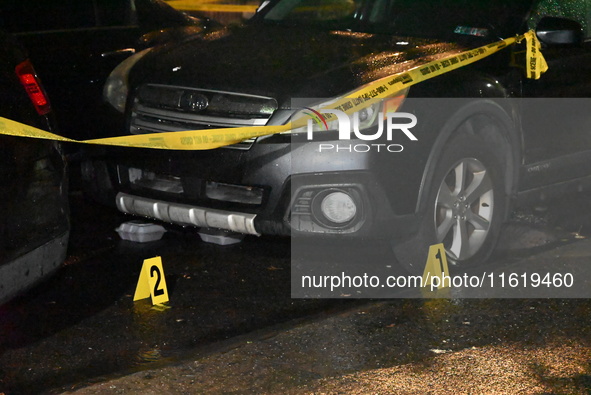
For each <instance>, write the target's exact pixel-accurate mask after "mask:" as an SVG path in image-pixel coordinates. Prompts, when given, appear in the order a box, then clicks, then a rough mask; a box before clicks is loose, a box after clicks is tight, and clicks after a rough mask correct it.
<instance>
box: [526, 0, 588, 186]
mask: <svg viewBox="0 0 591 395" xmlns="http://www.w3.org/2000/svg"><path fill="white" fill-rule="evenodd" d="M590 3H591V2H590V1H589V0H563V1H560V2H557V1H555V0H541V1H539V2H538V3H537V5H536V6H535V7H534V9H533V11H532V13H531V15H530V18H529V21H528V23H529V28H530V29H535V28H536V26H537V24H538V22H539V21H541V20H542V18H544V17H559V18H567V19H569V20H572V21H576V22H578V23H579V24H580V25H581V27H582V30H583V38H584V40H583V43H582V45H543V48H542V53H543V55H544V57H545V59H546V61H547V63H548V66H549V69H548V71H547V72H546V73H545V74H543V75H542V77H541V78H540V79H539V80H524V81H523V95H524V97H525V100H523V101H522V104H523V107H522V110H523V111H522V113H521V114H522V127H523V131H524V137H523V139H524V162H525V166H524V168H523V174H522V175H523V177H522V179H523V183H522V189H531V188H536V187H540V186H544V185H549V184H553V183H557V182H561V181H568V180H571V179H576V178H580V177H584V176H587V175H589V174H591V112H590V111H589V109H591V26H590V20H589V19H590V18H589V17H590V12H591V6H590Z"/></svg>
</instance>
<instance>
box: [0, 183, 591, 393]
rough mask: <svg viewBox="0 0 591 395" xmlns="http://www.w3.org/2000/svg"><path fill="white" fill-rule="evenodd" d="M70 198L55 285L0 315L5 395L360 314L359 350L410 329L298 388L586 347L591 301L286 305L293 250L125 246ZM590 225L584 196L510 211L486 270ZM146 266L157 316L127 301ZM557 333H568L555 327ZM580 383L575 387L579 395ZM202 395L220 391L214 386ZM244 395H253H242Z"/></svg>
mask: <svg viewBox="0 0 591 395" xmlns="http://www.w3.org/2000/svg"><path fill="white" fill-rule="evenodd" d="M71 199H72V218H73V223H72V237H71V241H70V248H69V257H68V259H67V261H66V263H65V265H64V267H63V268H62V269H61V270H60V271H59V272H58V273H57V274H56V275H55V276H54V277H52V278H51V279H50V280H49V281H46V282H44V283H43V284H40V285H39V286H38V287H36V288H34V289H32V290H31V291H29V292H27V293H26V294H24V295H22V296H21V297H19V298H17V299H15V300H13V301H12V302H10V303H8V304H6V305H4V306H0V392H4V393H5V394H35V393H61V392H64V391H71V390H74V389H78V388H84V387H85V386H88V385H91V384H92V383H96V382H101V381H104V380H107V379H111V378H113V377H118V376H122V375H126V374H130V373H133V372H142V371H145V369H154V368H157V367H162V366H166V365H168V364H171V363H172V364H176V363H179V361H183V360H185V359H186V358H189V357H194V356H195V353H200V352H204V351H203V350H209V351H207V352H211V350H216V349H218V348H219V347H222V348H223V347H227V344H228V342H230V343H231V342H232V341H233V339H240V336H248V334H250V333H258V332H260V331H263V332H264V331H266V330H271V331H272V332H273V333H274V334H277V333H281V332H285V331H289V330H291V329H292V328H294V327H298V326H299V325H302V323H305V322H308V321H314V320H317V319H318V317H323V318H325V317H338V316H340V315H342V314H344V313H343V312H347V311H351V310H354V311H360V310H359V309H364V308H365V306H367V309H368V311H369V312H370V313H368V314H369V315H367V316H366V317H365V318H364V319H365V320H366V322H367V324H359V325H360V326H359V325H358V328H357V329H355V331H358V333H357V332H356V334H355V338H357V337H358V336H361V337H363V336H364V334H365V335H367V336H366V337H367V339H369V340H368V341H371V339H372V338H374V337H375V336H376V334H375V329H376V327H375V325H379V326H378V328H392V327H398V326H399V325H403V326H402V328H404V331H402V332H400V333H398V334H397V336H388V337H387V338H383V339H382V338H379V339H377V338H374V340H375V341H376V343H375V344H373V345H371V344H368V343H367V342H366V343H364V344H365V346H366V347H370V348H371V350H372V352H371V353H370V354H371V355H373V357H371V356H370V357H368V356H363V360H364V363H363V364H360V363H358V360H357V359H356V358H358V357H359V356H357V357H356V356H355V355H354V354H351V355H345V354H343V352H344V351H338V352H337V351H336V350H335V353H334V354H331V351H330V350H325V351H323V352H322V353H321V354H323V355H324V357H323V358H325V359H326V358H328V359H329V360H331V361H333V362H332V364H333V365H334V366H332V367H331V368H330V369H329V368H322V369H325V370H326V369H328V370H326V371H324V370H322V374H320V375H318V373H314V371H315V369H314V368H313V367H312V368H310V369H311V370H310V371H304V372H303V373H302V375H303V378H302V380H303V383H304V384H306V383H308V381H309V380H312V379H314V380H316V379H318V378H320V377H324V376H325V375H326V374H329V373H331V372H337V371H338V372H341V373H342V372H348V373H352V372H354V371H355V370H356V369H357V368H361V366H362V365H363V366H365V367H367V366H378V365H380V366H382V365H384V364H390V365H396V364H403V363H414V362H418V363H420V362H421V361H424V360H425V358H431V357H432V356H433V355H432V353H433V352H432V351H430V350H433V349H443V350H451V351H454V350H462V349H465V348H466V347H474V346H482V345H492V344H494V345H506V344H512V343H514V342H516V341H520V342H521V341H526V342H530V343H532V344H538V343H540V342H541V343H544V342H548V341H550V340H552V339H554V340H555V338H556V334H557V333H559V334H560V335H561V336H562V337H564V338H566V339H569V338H572V339H580V340H581V341H585V342H588V343H589V344H591V342H590V340H591V338H590V337H589V335H590V334H589V329H588V326H587V323H588V319H589V311H591V310H590V309H591V306H590V305H589V302H588V300H587V299H581V300H561V299H555V300H547V301H540V300H537V299H533V300H529V299H517V300H511V301H509V302H506V301H503V300H500V299H485V300H471V301H470V300H466V301H464V302H461V304H460V307H457V304H456V305H454V304H451V305H450V306H451V307H449V308H437V309H435V310H433V309H432V308H430V307H429V306H430V305H429V303H433V302H430V301H429V300H416V299H414V300H411V299H403V300H396V301H391V302H386V304H385V305H384V304H383V302H375V301H368V300H350V299H339V300H334V299H331V300H318V299H310V300H308V299H307V300H304V299H292V298H291V296H290V288H289V284H290V243H289V240H286V239H281V238H254V237H253V238H246V239H245V240H244V241H243V242H242V243H240V244H237V245H233V246H224V247H220V246H217V245H211V244H206V243H203V242H202V241H200V239H199V237H198V235H197V234H196V233H195V232H194V231H193V230H191V229H183V228H174V227H169V228H168V232H167V233H166V234H165V235H164V237H163V239H162V240H161V241H157V242H151V243H145V244H139V243H133V242H129V241H124V240H120V238H119V236H118V234H117V233H116V232H115V228H117V226H119V224H120V223H122V222H124V221H128V220H130V219H132V218H130V217H128V216H125V215H123V214H120V213H118V212H116V211H115V210H113V209H111V208H107V207H102V206H98V205H96V204H93V203H91V202H89V201H88V200H87V199H85V198H84V196H83V195H82V194H80V193H78V192H74V193H73V194H72V198H71ZM590 217H591V199H589V198H588V197H585V196H577V197H574V198H572V200H569V201H568V202H567V201H565V200H562V201H561V202H557V203H554V204H551V205H547V206H538V207H529V208H524V209H520V210H517V211H516V212H515V213H514V215H513V218H512V222H511V224H510V226H509V227H508V228H507V229H506V230H505V232H504V233H503V236H502V240H501V243H500V246H499V251H498V252H497V254H496V256H495V257H494V261H495V262H497V263H500V264H501V265H511V264H512V263H513V262H516V261H520V260H523V259H524V258H527V257H529V256H537V255H536V254H544V253H546V252H552V251H554V250H555V249H557V248H558V249H560V248H566V247H568V246H570V245H575V246H578V245H579V244H577V243H584V242H586V238H587V236H589V235H591V218H590ZM585 246H586V247H585V248H587V249H588V248H591V246H590V245H589V244H586V245H585ZM579 255H580V254H579ZM154 256H161V257H162V260H163V267H164V272H165V278H166V282H167V285H168V292H169V295H170V302H169V303H168V304H167V307H166V308H164V309H158V308H155V307H153V306H152V305H151V303H150V302H149V300H142V301H137V302H133V300H132V299H133V293H134V290H135V286H136V283H137V280H138V275H139V271H140V268H141V265H142V262H143V260H144V259H147V258H151V257H154ZM582 256H583V257H584V256H585V254H582ZM555 259H557V258H555ZM558 259H559V257H558ZM375 303H378V306H381V307H375V306H376V305H375ZM372 306H373V307H372ZM532 306H533V308H532ZM383 309H387V317H388V318H387V319H385V318H384V315H383V314H386V313H384V311H386V310H383ZM434 311H435V312H434ZM371 312H376V314H374V313H371ZM380 312H381V313H380ZM355 314H357V313H354V315H353V316H355ZM364 314H365V313H364ZM380 314H382V315H380ZM433 314H435V316H433ZM425 317H427V319H425ZM433 320H435V321H433ZM465 322H469V323H470V324H469V325H467V324H464V323H465ZM557 322H559V323H562V324H563V325H562V324H561V325H558V327H557V325H556V323H557ZM378 323H379V324H378ZM327 325H328V324H325V325H324V328H325V329H326V335H325V336H323V339H324V340H326V341H331V342H339V341H346V339H339V338H338V337H339V336H340V334H339V331H338V329H337V328H330V325H328V326H327ZM364 325H366V326H365V327H364ZM269 328H271V329H269ZM434 328H437V329H434ZM458 328H460V330H459V331H458ZM384 330H385V329H384ZM443 340H445V342H443ZM351 341H353V340H351ZM384 347H388V348H392V349H394V350H396V352H395V355H394V354H392V353H393V352H394V351H392V352H387V353H385V354H383V355H382V354H381V353H379V352H378V350H381V349H383V348H384ZM292 351H293V350H292ZM260 352H261V353H263V354H257V355H258V357H260V358H262V360H264V359H265V358H266V357H265V355H264V351H260ZM311 355H312V356H313V355H314V354H311ZM254 358H255V360H256V358H257V357H256V356H255V357H254ZM359 358H361V357H359ZM368 359H369V360H368ZM319 361H324V359H322V358H320V359H319ZM335 361H336V362H335ZM356 361H357V362H356ZM250 362H251V363H252V359H251V360H250ZM294 363H296V362H295V359H294ZM318 363H319V364H320V363H321V362H318ZM322 363H324V364H325V365H326V364H327V363H328V362H322ZM312 365H313V366H314V364H312ZM323 366H324V365H323ZM286 369H287V370H289V369H288V366H287V367H286ZM331 369H333V370H331ZM364 369H365V368H364ZM306 372H307V373H306ZM202 373H203V372H202ZM588 373H589V372H585V373H584V374H588ZM589 374H591V373H589ZM212 377H214V373H213V372H212ZM585 377H587V376H585ZM585 377H582V378H581V380H582V381H581V382H580V383H579V384H580V385H579V384H577V385H579V386H578V387H577V388H579V389H580V388H586V387H585V386H586V385H587V384H585V383H587V381H585V380H586V379H585ZM201 378H202V379H203V380H207V378H206V377H201ZM308 379H309V380H308ZM212 380H213V378H212ZM227 380H228V378H226V381H227ZM279 381H280V380H278V382H279ZM267 383H268V387H266V388H263V389H264V390H265V391H266V392H269V393H274V392H275V391H278V390H279V387H273V386H272V385H271V384H272V380H271V381H269V380H267ZM296 384H297V383H296ZM204 388H205V387H204ZM216 388H217V389H218V390H219V392H226V391H225V390H224V389H223V387H216ZM253 388H254V387H253ZM297 388H299V387H297ZM305 388H307V387H305ZM558 388H559V385H558ZM210 389H212V391H214V392H215V388H214V387H211V388H210ZM251 389H252V388H251ZM129 391H133V389H129ZM245 391H246V392H250V391H248V387H246V389H245ZM265 391H263V392H265ZM295 392H298V391H295Z"/></svg>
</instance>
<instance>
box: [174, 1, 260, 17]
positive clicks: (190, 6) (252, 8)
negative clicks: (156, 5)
mask: <svg viewBox="0 0 591 395" xmlns="http://www.w3.org/2000/svg"><path fill="white" fill-rule="evenodd" d="M167 4H169V5H170V6H171V7H173V8H175V9H177V10H181V11H207V12H237V13H240V12H245V13H253V14H254V13H255V12H256V10H257V8H258V7H259V6H258V5H253V4H250V5H249V4H245V5H240V4H218V3H217V2H214V1H210V2H208V3H205V4H196V3H195V2H194V1H190V0H171V1H168V2H167Z"/></svg>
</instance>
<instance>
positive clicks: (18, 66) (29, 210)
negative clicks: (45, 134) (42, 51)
mask: <svg viewBox="0 0 591 395" xmlns="http://www.w3.org/2000/svg"><path fill="white" fill-rule="evenodd" d="M0 117H3V118H7V119H9V120H14V121H17V122H20V123H24V124H27V125H31V126H34V127H36V128H40V129H43V130H48V131H50V132H53V133H58V131H57V130H56V128H55V124H54V122H53V114H52V109H51V105H50V103H49V100H48V98H47V96H46V95H45V92H44V90H43V87H42V86H41V83H40V81H39V79H38V78H37V74H36V72H35V70H34V68H33V66H32V64H31V62H30V61H29V60H28V58H27V57H26V54H25V52H24V51H23V50H22V49H21V47H20V46H19V45H18V44H17V43H16V42H15V41H14V39H13V38H11V37H10V36H8V35H6V34H5V33H3V32H2V31H0ZM14 127H15V126H14V125H11V124H10V123H9V121H2V120H0V129H12V128H14ZM17 127H18V126H17ZM0 139H1V143H0V147H1V148H0V151H1V155H0V303H4V302H5V301H7V300H8V299H10V298H12V297H14V296H15V295H16V294H17V293H19V292H21V291H23V290H24V289H26V288H27V287H30V286H31V285H33V284H34V283H35V282H37V281H39V280H41V279H43V278H45V277H47V276H48V275H51V274H52V273H53V272H54V271H55V270H57V269H58V268H59V267H60V265H61V264H62V263H63V262H64V259H65V257H66V250H67V245H68V236H69V232H70V224H69V211H68V188H67V187H68V184H67V180H66V165H65V161H64V157H63V155H62V151H61V148H60V146H59V144H58V143H55V142H51V141H42V140H35V139H26V138H21V137H12V136H4V135H3V136H1V137H0Z"/></svg>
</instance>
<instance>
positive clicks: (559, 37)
mask: <svg viewBox="0 0 591 395" xmlns="http://www.w3.org/2000/svg"><path fill="white" fill-rule="evenodd" d="M536 34H537V35H538V38H539V39H540V41H541V42H542V43H544V44H546V45H549V46H578V45H581V43H582V42H583V26H581V24H580V23H578V22H576V21H573V20H572V19H566V18H556V17H550V16H547V17H544V18H542V20H540V22H539V23H538V25H537V26H536Z"/></svg>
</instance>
